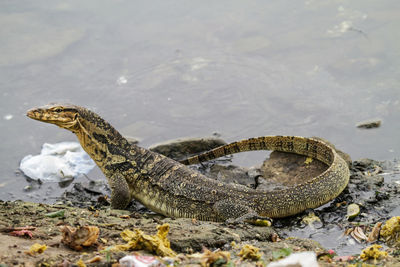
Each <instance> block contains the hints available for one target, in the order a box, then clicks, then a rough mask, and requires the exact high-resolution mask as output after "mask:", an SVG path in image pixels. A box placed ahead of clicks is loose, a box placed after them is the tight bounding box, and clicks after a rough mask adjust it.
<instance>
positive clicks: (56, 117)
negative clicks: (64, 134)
mask: <svg viewBox="0 0 400 267" xmlns="http://www.w3.org/2000/svg"><path fill="white" fill-rule="evenodd" d="M65 115H66V114H64V115H63V114H60V113H57V112H54V111H51V110H49V109H43V108H33V109H30V110H28V111H27V112H26V116H28V117H29V118H31V119H34V120H38V121H42V122H46V123H51V124H56V125H57V126H59V127H62V128H65V129H69V128H71V127H72V126H74V125H75V124H76V122H77V120H76V118H75V117H70V116H65Z"/></svg>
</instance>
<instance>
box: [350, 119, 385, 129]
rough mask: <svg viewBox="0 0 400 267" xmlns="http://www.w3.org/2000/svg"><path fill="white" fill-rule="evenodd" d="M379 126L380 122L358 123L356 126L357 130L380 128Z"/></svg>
mask: <svg viewBox="0 0 400 267" xmlns="http://www.w3.org/2000/svg"><path fill="white" fill-rule="evenodd" d="M381 124H382V121H381V120H373V121H365V122H360V123H358V124H357V125H356V126H357V128H361V129H372V128H378V127H380V126H381Z"/></svg>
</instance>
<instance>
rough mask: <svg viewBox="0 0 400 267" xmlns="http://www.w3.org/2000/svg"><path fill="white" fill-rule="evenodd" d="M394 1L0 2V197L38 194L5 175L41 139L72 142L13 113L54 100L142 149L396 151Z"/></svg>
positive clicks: (398, 104)
mask: <svg viewBox="0 0 400 267" xmlns="http://www.w3.org/2000/svg"><path fill="white" fill-rule="evenodd" d="M395 6H397V7H398V6H399V2H398V1H395V0H387V1H379V3H377V2H375V1H364V0H363V1H361V0H359V1H333V0H332V1H323V2H321V1H304V2H296V3H294V2H293V1H278V2H270V1H268V2H265V1H252V2H246V4H244V3H243V2H242V1H229V5H228V2H227V1H226V2H225V1H218V2H217V3H215V2H209V3H205V2H201V3H188V2H183V1H168V2H165V1H159V2H158V3H157V2H152V3H151V4H147V3H144V2H143V3H136V2H132V1H123V0H119V1H85V2H84V3H81V1H69V2H67V3H65V2H62V1H52V2H50V3H49V2H40V1H34V2H30V1H26V2H23V1H18V2H12V1H11V2H10V1H6V2H2V3H0V10H1V11H0V25H1V27H0V38H1V39H0V40H1V42H0V51H2V53H1V55H0V88H1V98H0V129H1V131H0V137H1V138H2V142H1V143H0V151H1V152H0V175H1V177H2V180H1V182H0V199H14V198H25V199H29V198H30V197H32V198H33V199H34V200H37V201H41V200H43V194H42V193H39V194H37V195H26V194H25V193H24V192H23V191H22V188H23V186H24V185H26V182H25V181H24V179H23V177H22V176H17V175H16V174H15V173H14V171H15V170H17V168H18V165H19V161H20V160H21V159H22V158H23V157H24V156H25V155H27V154H36V153H38V152H39V151H40V147H41V145H42V144H43V143H45V142H60V141H67V140H73V141H75V140H76V139H75V137H74V136H73V135H72V134H71V133H68V132H67V131H64V130H61V129H57V128H56V127H54V126H52V125H45V124H41V123H38V122H35V121H31V120H29V119H27V118H26V117H25V116H24V113H25V111H26V110H27V109H28V108H31V107H33V106H37V105H42V104H45V103H48V102H56V101H58V102H70V103H74V104H78V105H83V106H86V107H89V108H92V109H93V110H95V111H96V112H98V113H100V114H101V115H103V116H104V117H105V118H106V119H107V120H108V121H110V122H111V123H112V124H113V125H115V126H116V128H118V129H119V130H121V132H122V133H123V134H126V135H130V136H134V137H137V138H139V139H140V140H141V142H142V143H141V144H142V145H144V146H148V145H150V144H152V143H156V142H160V141H164V140H167V139H171V138H177V137H186V136H209V135H211V134H212V133H214V132H218V133H220V134H222V137H223V138H224V139H226V140H227V141H233V140H236V139H242V138H246V137H251V136H259V135H273V134H288V135H304V136H321V137H324V138H326V139H328V140H330V141H332V142H333V143H334V144H337V146H338V147H339V148H340V149H342V150H344V151H346V152H348V153H350V154H351V156H352V157H353V158H359V157H372V158H374V159H387V158H394V157H398V156H399V155H400V141H399V139H398V138H397V137H396V133H397V132H398V131H399V130H400V122H399V117H398V114H399V112H400V90H399V87H400V86H399V85H400V82H399V77H400V75H399V70H400V68H399V57H397V56H398V55H399V49H400V45H399V34H398V32H399V31H398V28H399V26H400V16H399V15H400V14H399V10H400V8H394V7H395ZM370 118H380V119H382V120H383V124H382V126H381V128H379V129H375V130H370V131H363V130H359V129H356V128H355V124H356V123H357V122H359V121H364V120H366V119H370ZM260 160H261V159H259V160H258V162H259V161H260ZM243 164H257V161H254V160H253V159H252V158H251V157H249V158H248V157H246V160H245V162H243ZM90 175H91V176H92V177H98V178H101V177H102V174H101V173H100V172H99V171H98V169H96V170H94V171H93V172H92V173H91V174H90ZM43 190H44V191H46V190H47V192H48V194H46V193H45V194H44V195H46V197H47V198H51V197H53V196H55V195H56V194H59V192H58V191H57V190H56V189H54V188H44V189H43ZM10 192H11V193H10ZM49 201H50V200H49Z"/></svg>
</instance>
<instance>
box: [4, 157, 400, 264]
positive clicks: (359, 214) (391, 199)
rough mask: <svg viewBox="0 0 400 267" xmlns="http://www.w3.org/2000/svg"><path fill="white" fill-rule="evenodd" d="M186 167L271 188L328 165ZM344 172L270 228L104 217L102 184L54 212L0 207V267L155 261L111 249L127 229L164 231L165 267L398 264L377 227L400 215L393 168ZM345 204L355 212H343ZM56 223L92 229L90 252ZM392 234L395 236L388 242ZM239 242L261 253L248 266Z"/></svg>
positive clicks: (137, 214)
mask: <svg viewBox="0 0 400 267" xmlns="http://www.w3.org/2000/svg"><path fill="white" fill-rule="evenodd" d="M175 152H176V151H175V150H174V153H175ZM178 156H179V155H178ZM349 163H350V161H349ZM192 168H195V169H197V170H199V171H200V172H202V173H204V174H206V175H208V176H210V177H214V178H215V179H219V180H221V181H224V182H234V183H241V184H244V185H246V186H249V187H252V188H261V189H266V188H267V189H271V188H277V187H287V186H293V184H296V183H299V182H303V181H307V179H310V178H312V177H314V176H316V175H318V174H319V173H320V172H322V171H323V170H324V169H325V168H326V166H323V165H322V164H320V162H318V161H315V160H313V161H310V160H309V159H307V158H306V157H302V156H297V155H293V154H287V153H277V152H273V153H271V155H270V157H269V160H266V161H265V162H264V163H263V164H262V165H261V166H254V167H251V168H243V167H237V166H234V165H232V164H230V162H229V157H228V158H225V159H220V160H218V161H213V162H209V163H204V164H201V165H198V166H192ZM350 169H351V178H350V183H349V185H348V187H347V188H346V189H345V190H344V192H343V193H342V194H341V195H340V196H339V197H337V198H336V199H335V200H334V201H332V202H330V203H328V204H326V205H324V206H322V207H320V208H318V209H315V210H310V211H306V212H304V213H302V214H299V215H296V216H292V217H289V218H285V219H279V220H274V221H273V222H272V226H271V227H266V226H254V225H249V224H239V225H231V224H225V223H213V222H202V221H196V220H191V219H173V218H165V217H163V216H161V215H158V214H154V213H152V212H150V211H148V210H147V209H146V208H144V207H143V206H142V205H140V204H139V203H135V202H133V203H131V205H130V206H129V207H128V209H127V210H124V211H119V210H110V209H109V204H108V199H107V197H105V195H107V194H108V193H109V192H108V191H107V190H108V189H107V185H106V184H105V183H104V181H98V182H94V181H92V182H88V183H76V184H75V185H74V187H73V189H72V190H70V191H67V192H65V193H64V194H63V196H62V197H60V198H59V199H58V200H57V202H56V203H55V204H53V205H44V204H37V203H28V202H20V201H15V202H1V201H0V227H1V228H0V230H1V232H0V251H1V252H0V263H2V264H6V265H8V266H14V265H20V266H24V265H25V266H32V265H34V264H36V265H40V264H41V265H42V266H49V265H50V266H51V265H60V266H72V265H73V264H78V263H79V264H82V263H85V264H86V265H87V266H111V265H112V264H116V263H117V262H118V261H119V260H120V259H121V258H122V257H124V256H125V255H130V254H132V253H140V254H143V255H145V254H155V252H149V251H143V250H140V251H137V252H133V251H121V250H119V251H115V250H112V248H115V246H117V245H121V244H126V241H124V240H123V238H122V237H121V233H122V232H123V231H124V230H126V229H129V230H132V231H133V230H134V229H140V230H141V231H143V233H146V234H148V235H155V234H156V232H157V226H159V225H164V224H168V225H169V233H168V235H167V238H168V240H169V242H170V247H171V249H172V251H174V253H176V255H175V254H174V256H173V257H167V258H165V257H163V256H160V257H159V261H160V262H161V263H165V264H167V263H169V264H175V265H193V266H197V265H203V266H223V265H227V266H235V265H240V266H246V265H248V266H267V265H268V263H269V262H271V261H276V260H278V259H279V258H282V257H286V256H287V255H289V254H293V253H296V252H300V251H313V252H315V253H316V257H317V259H318V263H319V265H320V266H338V265H342V266H347V265H349V264H355V266H358V265H357V264H361V263H368V264H378V265H382V266H395V265H396V264H400V257H399V253H398V249H397V248H396V246H397V245H398V243H396V242H389V243H385V242H384V239H385V240H386V239H388V238H387V237H385V238H383V237H380V236H379V234H380V230H381V229H377V228H376V227H377V225H378V224H379V223H383V224H385V222H386V221H387V220H388V219H390V218H391V217H393V216H396V215H400V214H399V209H398V204H399V203H400V197H399V194H398V191H399V190H400V187H399V184H398V183H397V181H399V180H400V179H399V178H400V171H399V163H398V162H397V161H390V162H377V161H373V160H368V159H363V160H359V161H354V162H352V163H351V167H350ZM350 206H352V207H354V206H356V207H357V208H358V209H359V210H357V209H356V211H354V210H351V209H350V210H349V207H350ZM60 211H63V212H61V213H60ZM49 214H50V215H51V216H49ZM54 214H55V215H54ZM399 221H400V220H399ZM27 226H28V228H17V227H27ZM62 226H71V227H79V226H82V227H83V226H93V227H97V228H98V229H99V236H98V237H97V238H96V242H94V243H93V244H91V245H90V246H88V247H83V248H82V250H81V251H75V250H73V249H71V248H70V247H68V246H67V245H66V244H65V243H62V242H61V239H62V230H60V227H62ZM398 229H400V226H399V227H398ZM15 231H16V232H15ZM397 231H398V230H397ZM397 234H398V233H394V234H393V236H394V237H393V238H392V241H393V239H396V238H397ZM374 235H375V236H374ZM370 236H371V238H370ZM35 243H39V244H42V245H46V246H47V249H46V250H44V252H43V253H40V254H38V253H33V254H32V255H29V254H27V253H26V251H28V250H29V249H30V247H31V246H32V245H33V244H35ZM373 244H380V245H383V248H381V249H378V248H377V247H371V248H370V249H369V250H370V252H371V253H372V252H373V253H375V254H373V255H375V258H376V259H374V256H365V255H367V254H365V253H366V252H365V251H364V253H363V252H362V251H363V249H365V248H367V247H370V246H371V245H373ZM245 245H252V246H253V247H255V248H258V249H259V251H258V252H257V253H255V254H256V255H258V256H257V257H250V256H249V258H247V259H246V258H243V253H242V254H241V255H242V256H240V255H239V254H240V252H241V251H242V250H243V249H244V248H245V247H246V246H245ZM205 248H207V249H208V250H205ZM369 250H368V251H369ZM227 255H228V256H227ZM360 255H361V256H360ZM368 255H369V254H368ZM371 255H372V254H371ZM96 257H97V258H96ZM94 259H95V260H94ZM79 260H81V261H79ZM91 261H93V262H91ZM80 266H83V265H80ZM115 266H116V265H115ZM353 266H354V265H353Z"/></svg>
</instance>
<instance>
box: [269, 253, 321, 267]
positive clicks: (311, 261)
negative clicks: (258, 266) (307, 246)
mask: <svg viewBox="0 0 400 267" xmlns="http://www.w3.org/2000/svg"><path fill="white" fill-rule="evenodd" d="M289 266H301V267H318V266H319V265H318V262H317V255H316V254H315V252H311V251H306V252H299V253H293V254H291V255H289V256H287V257H286V258H284V259H282V260H279V261H274V262H271V263H270V264H268V266H267V267H289Z"/></svg>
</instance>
